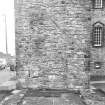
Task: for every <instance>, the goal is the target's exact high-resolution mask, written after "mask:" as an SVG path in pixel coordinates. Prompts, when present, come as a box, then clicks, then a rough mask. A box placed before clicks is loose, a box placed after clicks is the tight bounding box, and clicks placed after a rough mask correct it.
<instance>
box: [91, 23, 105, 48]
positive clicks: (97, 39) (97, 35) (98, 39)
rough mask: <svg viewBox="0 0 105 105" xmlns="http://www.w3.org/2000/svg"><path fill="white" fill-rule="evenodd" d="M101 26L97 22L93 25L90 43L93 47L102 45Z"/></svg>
mask: <svg viewBox="0 0 105 105" xmlns="http://www.w3.org/2000/svg"><path fill="white" fill-rule="evenodd" d="M103 26H104V25H103V24H102V23H100V22H97V23H95V24H94V25H93V37H92V43H93V46H94V47H101V46H102V45H103V41H104V40H103V38H104V37H103V36H104V35H103V34H104V33H103Z"/></svg>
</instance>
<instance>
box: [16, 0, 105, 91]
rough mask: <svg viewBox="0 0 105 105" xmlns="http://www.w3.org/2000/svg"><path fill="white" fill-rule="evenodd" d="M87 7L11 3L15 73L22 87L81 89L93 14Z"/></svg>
mask: <svg viewBox="0 0 105 105" xmlns="http://www.w3.org/2000/svg"><path fill="white" fill-rule="evenodd" d="M91 4H92V1H91V0H16V1H15V16H16V64H17V68H16V70H17V76H18V79H19V80H21V82H20V83H21V86H22V87H23V88H24V87H32V88H44V87H46V88H55V89H56V88H57V89H64V88H69V89H71V88H74V89H75V88H77V87H78V86H81V87H84V86H85V84H86V83H87V78H88V71H89V66H88V62H89V61H90V57H89V53H90V49H91V47H90V46H91V44H90V38H91V28H92V27H91V17H94V15H95V13H93V12H91V8H92V5H91ZM98 12H99V13H100V11H98ZM91 14H94V15H91ZM97 17H98V15H97ZM94 50H95V49H93V51H94ZM96 52H97V51H96ZM103 53H104V52H103Z"/></svg>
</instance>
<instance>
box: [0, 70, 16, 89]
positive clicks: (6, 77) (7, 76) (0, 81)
mask: <svg viewBox="0 0 105 105" xmlns="http://www.w3.org/2000/svg"><path fill="white" fill-rule="evenodd" d="M15 76H16V73H15V72H13V71H8V70H2V71H0V91H1V90H11V89H15V88H16V80H11V78H13V77H15Z"/></svg>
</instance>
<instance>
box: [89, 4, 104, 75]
mask: <svg viewBox="0 0 105 105" xmlns="http://www.w3.org/2000/svg"><path fill="white" fill-rule="evenodd" d="M96 22H101V23H103V24H105V5H104V7H103V8H102V9H92V8H91V30H90V31H91V35H92V25H93V24H94V23H96ZM104 31H105V27H104ZM104 38H105V36H104ZM90 51H91V66H90V70H91V71H90V74H91V75H103V76H104V75H105V41H104V45H103V47H101V48H93V47H92V46H91V48H90ZM97 61H98V62H101V63H102V65H101V68H100V69H95V68H94V62H97Z"/></svg>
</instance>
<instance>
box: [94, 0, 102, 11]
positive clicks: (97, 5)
mask: <svg viewBox="0 0 105 105" xmlns="http://www.w3.org/2000/svg"><path fill="white" fill-rule="evenodd" d="M93 1H94V2H93V5H94V8H96V9H99V8H102V7H103V0H93Z"/></svg>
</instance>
